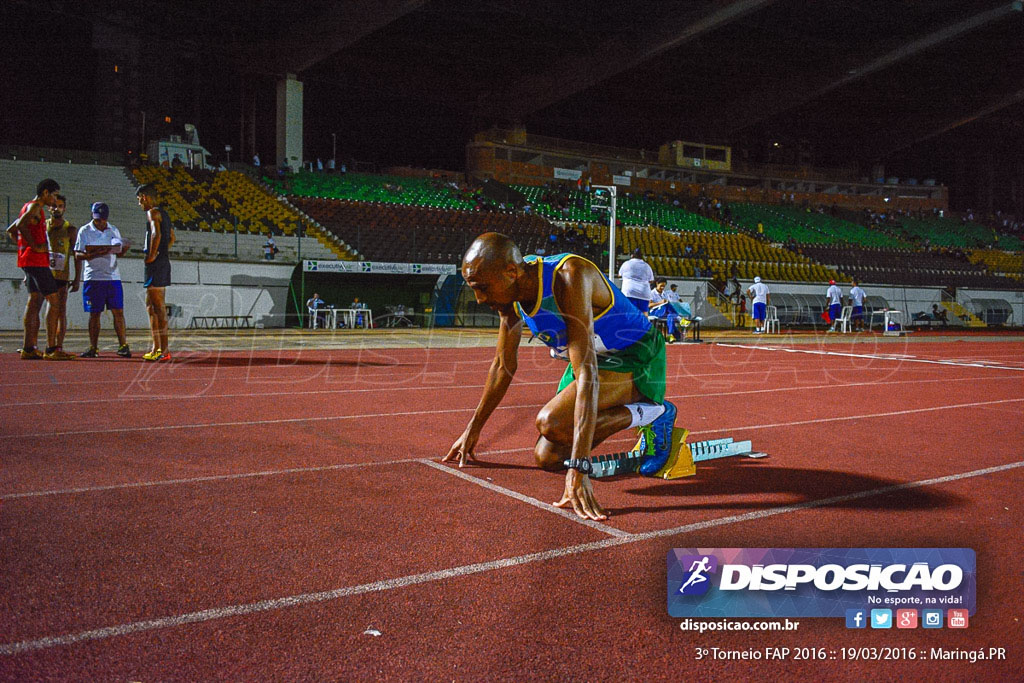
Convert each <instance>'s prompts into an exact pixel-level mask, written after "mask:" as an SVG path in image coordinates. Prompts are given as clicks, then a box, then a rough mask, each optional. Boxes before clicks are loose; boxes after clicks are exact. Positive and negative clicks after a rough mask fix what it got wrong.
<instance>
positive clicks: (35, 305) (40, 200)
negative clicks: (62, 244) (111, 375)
mask: <svg viewBox="0 0 1024 683" xmlns="http://www.w3.org/2000/svg"><path fill="white" fill-rule="evenodd" d="M58 192H60V185H58V184H57V181H55V180H51V179H49V178H47V179H46V180H43V181H41V182H40V183H39V184H38V185H36V195H35V197H33V198H32V201H30V202H27V203H26V204H25V205H24V206H23V207H21V213H20V214H19V216H18V220H16V221H14V222H13V223H11V224H10V226H8V228H7V235H8V236H9V237H10V238H11V240H12V241H16V242H17V243H18V267H19V268H21V269H22V270H23V271H24V272H25V284H26V286H27V289H28V302H27V303H26V304H25V315H24V317H23V318H22V323H23V325H24V327H25V336H24V338H23V340H22V346H21V358H22V360H38V359H40V358H45V359H47V360H69V359H70V358H73V356H71V355H70V354H66V353H64V352H63V351H61V350H60V349H58V348H57V315H58V311H59V308H58V305H59V304H58V302H57V290H58V289H59V287H58V285H57V281H56V280H54V279H53V272H52V271H51V270H50V250H49V247H48V246H47V244H46V213H45V212H44V211H43V207H44V206H49V207H53V206H55V205H56V203H57V193H58ZM44 300H45V301H46V303H48V304H49V308H48V309H47V311H46V350H45V352H44V353H40V352H39V349H37V348H36V343H37V341H38V338H39V312H40V311H41V310H42V308H43V301H44Z"/></svg>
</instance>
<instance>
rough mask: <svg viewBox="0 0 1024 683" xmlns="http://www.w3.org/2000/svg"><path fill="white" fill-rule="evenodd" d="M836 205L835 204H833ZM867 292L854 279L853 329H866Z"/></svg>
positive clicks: (852, 290)
mask: <svg viewBox="0 0 1024 683" xmlns="http://www.w3.org/2000/svg"><path fill="white" fill-rule="evenodd" d="M833 206H834V205H833ZM866 296H867V294H865V293H864V290H863V289H861V288H860V284H859V283H858V282H857V281H856V280H854V281H853V287H851V288H850V306H852V307H853V308H852V310H851V313H850V321H851V322H852V323H853V331H854V332H859V331H860V330H863V329H864V299H865V297H866Z"/></svg>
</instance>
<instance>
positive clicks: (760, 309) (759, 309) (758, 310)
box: [754, 303, 768, 320]
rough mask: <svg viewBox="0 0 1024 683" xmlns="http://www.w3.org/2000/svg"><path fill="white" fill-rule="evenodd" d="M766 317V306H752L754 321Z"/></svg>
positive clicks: (756, 304)
mask: <svg viewBox="0 0 1024 683" xmlns="http://www.w3.org/2000/svg"><path fill="white" fill-rule="evenodd" d="M767 315H768V304H758V303H755V304H754V320H764V319H765V318H766V317H767Z"/></svg>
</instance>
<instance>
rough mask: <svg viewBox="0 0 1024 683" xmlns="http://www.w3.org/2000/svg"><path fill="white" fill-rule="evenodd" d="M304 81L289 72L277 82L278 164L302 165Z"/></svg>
mask: <svg viewBox="0 0 1024 683" xmlns="http://www.w3.org/2000/svg"><path fill="white" fill-rule="evenodd" d="M302 159H303V157H302V82H301V81H299V80H297V79H296V78H295V74H287V75H286V76H285V77H284V79H283V80H280V81H278V82H277V165H278V166H283V165H285V164H287V165H288V166H289V167H291V168H292V169H293V170H294V169H298V168H300V167H301V166H302Z"/></svg>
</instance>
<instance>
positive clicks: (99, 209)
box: [75, 202, 132, 358]
mask: <svg viewBox="0 0 1024 683" xmlns="http://www.w3.org/2000/svg"><path fill="white" fill-rule="evenodd" d="M109 217H110V208H109V207H107V205H106V204H104V203H103V202H96V203H95V204H93V205H92V221H90V222H89V223H86V224H85V225H83V226H82V227H81V228H80V229H79V230H78V239H76V240H75V254H77V255H78V256H79V257H80V258H81V259H82V262H83V263H84V264H85V265H84V268H83V275H82V280H83V282H84V284H83V285H82V303H83V305H84V306H85V312H86V313H88V314H89V350H88V351H86V352H85V353H83V354H82V358H97V357H98V356H99V351H98V344H99V338H100V315H101V314H102V313H103V311H104V309H107V308H109V309H110V312H111V313H112V314H113V316H114V331H115V332H116V333H117V341H118V344H119V346H118V349H117V355H119V356H121V357H122V358H131V357H132V352H131V349H129V348H128V338H127V336H126V335H125V328H124V290H123V289H122V287H121V272H120V271H119V270H118V269H117V257H118V256H121V255H122V254H124V253H125V252H126V251H128V247H129V246H130V244H129V243H128V241H127V240H125V239H123V238H122V237H121V231H120V230H118V229H117V228H116V227H115V226H114V225H112V224H111V223H108V222H107V219H108V218H109Z"/></svg>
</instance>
